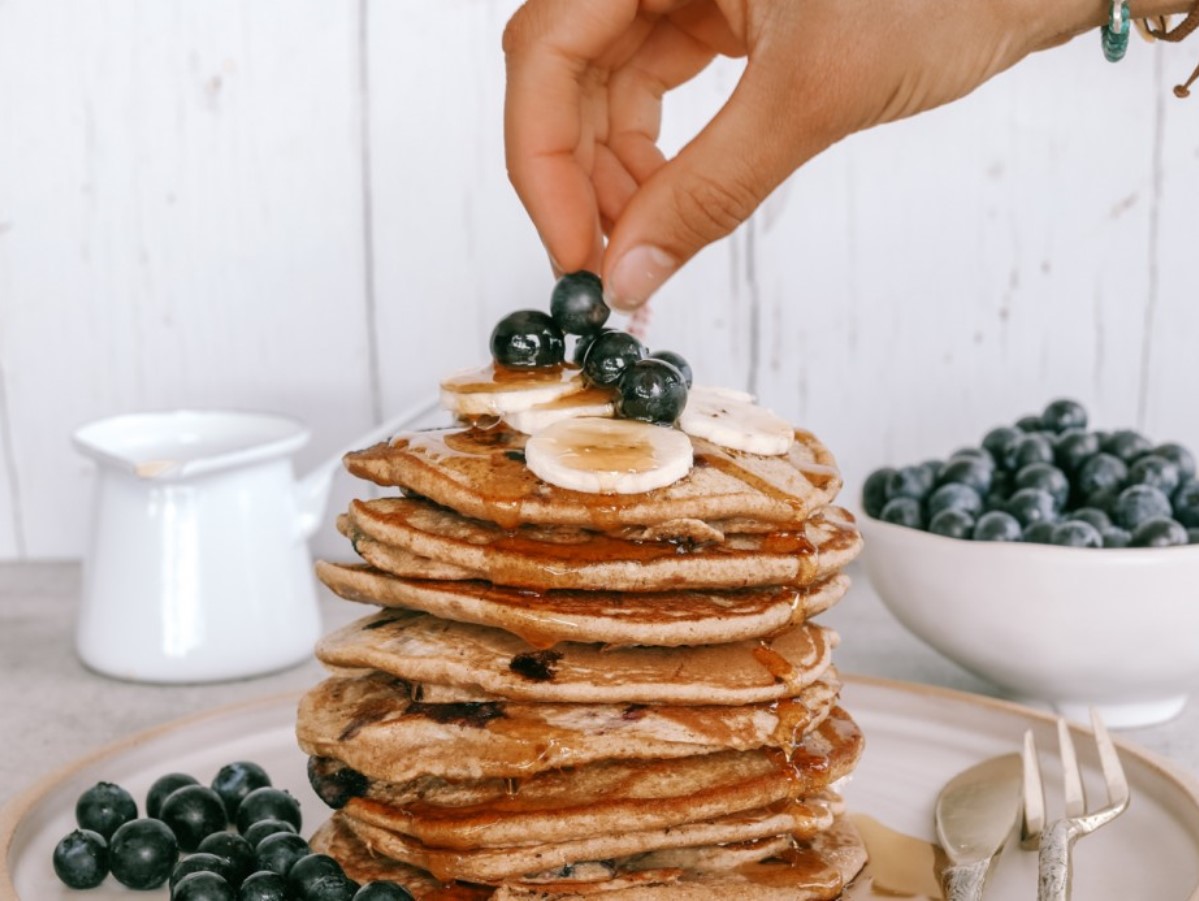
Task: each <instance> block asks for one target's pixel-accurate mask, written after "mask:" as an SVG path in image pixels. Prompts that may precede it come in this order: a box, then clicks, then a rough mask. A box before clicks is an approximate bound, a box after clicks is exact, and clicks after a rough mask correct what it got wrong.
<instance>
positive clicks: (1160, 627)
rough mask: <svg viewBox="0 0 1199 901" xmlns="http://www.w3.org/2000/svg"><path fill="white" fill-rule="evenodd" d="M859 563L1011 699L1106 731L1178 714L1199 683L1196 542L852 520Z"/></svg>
mask: <svg viewBox="0 0 1199 901" xmlns="http://www.w3.org/2000/svg"><path fill="white" fill-rule="evenodd" d="M858 522H859V526H860V528H861V530H862V534H863V536H864V538H865V539H866V550H865V551H864V553H863V560H864V563H865V567H866V571H867V573H869V576H870V580H871V582H873V584H874V587H875V589H876V590H877V591H878V594H879V596H880V597H881V598H882V600H883V602H884V603H885V604H886V605H887V607H888V608H890V610H891V612H892V613H894V614H895V616H896V618H897V619H898V620H899V621H900V622H901V623H903V625H904V626H906V627H907V628H908V629H909V630H910V631H911V632H913V633H914V634H915V635H917V636H918V637H920V638H921V639H923V640H924V641H925V642H927V643H928V644H929V645H931V646H932V647H933V648H935V649H936V650H938V651H940V652H941V653H942V654H944V655H945V656H946V657H948V658H950V659H951V660H953V661H955V662H956V663H958V664H960V665H961V666H963V667H965V668H966V669H968V670H970V671H971V672H974V673H976V674H978V675H979V676H982V677H983V678H985V679H988V680H990V681H991V682H994V683H995V684H996V685H998V686H999V687H1000V688H1002V689H1004V691H1006V692H1008V693H1009V694H1010V695H1011V696H1013V697H1015V698H1021V699H1036V700H1040V701H1045V702H1048V703H1050V704H1052V705H1053V706H1054V707H1056V708H1057V709H1059V710H1060V711H1062V712H1063V713H1065V714H1066V715H1068V716H1069V717H1070V718H1072V719H1079V720H1085V719H1086V708H1087V706H1088V705H1091V704H1093V705H1096V706H1097V707H1099V708H1100V712H1101V713H1102V714H1103V717H1104V721H1105V722H1106V723H1107V724H1108V725H1109V726H1113V727H1131V726H1140V725H1148V724H1152V723H1155V722H1161V721H1163V720H1166V719H1169V718H1171V717H1173V716H1175V715H1177V714H1178V712H1179V711H1180V710H1181V709H1182V707H1183V705H1184V704H1185V703H1186V688H1187V686H1188V685H1194V684H1195V682H1196V680H1197V679H1199V546H1189V547H1175V548H1124V549H1119V550H1115V549H1112V550H1102V549H1091V548H1067V547H1051V546H1048V545H1034V544H1014V543H1013V544H1007V543H999V542H973V541H961V540H957V539H953V538H945V537H942V536H940V535H932V534H929V533H927V532H921V531H918V530H916V529H908V528H904V527H902V526H896V525H892V524H890V523H884V522H880V521H878V520H875V519H871V518H870V517H868V516H865V515H862V516H860V517H859V518H858Z"/></svg>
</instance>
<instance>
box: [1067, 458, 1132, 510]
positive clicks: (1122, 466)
mask: <svg viewBox="0 0 1199 901" xmlns="http://www.w3.org/2000/svg"><path fill="white" fill-rule="evenodd" d="M1126 478H1128V465H1127V464H1126V463H1125V462H1124V461H1123V460H1121V459H1120V458H1119V457H1116V456H1113V455H1112V454H1105V453H1099V454H1095V455H1094V456H1092V457H1091V458H1090V459H1088V460H1087V461H1086V462H1085V463H1083V464H1082V468H1081V469H1079V470H1078V475H1077V477H1076V478H1075V480H1074V482H1075V488H1076V490H1077V492H1078V495H1079V497H1086V498H1089V497H1090V496H1091V495H1093V494H1095V493H1096V492H1099V491H1107V490H1110V489H1113V488H1119V487H1121V486H1122V485H1123V484H1124V480H1125V479H1126ZM1088 506H1096V505H1094V504H1088Z"/></svg>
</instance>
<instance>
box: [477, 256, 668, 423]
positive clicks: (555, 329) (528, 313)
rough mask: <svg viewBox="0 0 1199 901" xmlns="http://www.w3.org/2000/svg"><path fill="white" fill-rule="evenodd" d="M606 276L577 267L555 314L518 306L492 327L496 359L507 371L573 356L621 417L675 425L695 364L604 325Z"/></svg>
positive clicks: (562, 288)
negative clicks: (570, 344) (570, 345)
mask: <svg viewBox="0 0 1199 901" xmlns="http://www.w3.org/2000/svg"><path fill="white" fill-rule="evenodd" d="M610 312H611V311H610V310H609V309H608V305H607V304H606V303H604V288H603V283H602V282H601V281H600V279H599V276H597V275H595V274H594V273H591V272H572V273H570V274H569V275H564V276H562V278H560V279H559V280H558V282H557V283H556V284H555V285H554V290H553V293H552V294H551V295H550V312H549V313H548V314H547V313H543V312H541V311H540V310H517V311H516V312H515V313H509V314H508V315H507V316H505V317H504V318H503V319H501V320H500V321H499V322H498V323H496V326H495V328H494V329H493V330H492V332H491V357H492V359H493V360H495V362H496V365H498V366H503V367H505V368H507V369H516V370H520V369H544V368H547V367H554V366H561V365H563V364H564V363H565V362H566V341H567V336H572V337H573V338H574V350H573V354H572V360H573V362H574V364H575V365H577V366H579V367H580V368H581V369H582V372H583V380H584V381H585V382H586V383H587V384H588V385H590V386H591V387H593V388H603V389H609V390H611V391H613V392H615V400H616V415H617V416H618V417H620V418H622V419H637V420H641V421H643V422H652V423H655V424H658V425H673V424H674V423H675V422H676V421H677V420H678V418H679V416H680V415H681V414H682V412H683V407H685V406H686V404H687V389H688V388H690V387H691V367H690V366H689V365H688V364H687V361H686V360H684V359H683V358H682V357H681V356H679V355H678V354H676V353H674V352H673V351H658V352H656V353H650V352H649V350H648V349H647V348H646V347H645V345H644V344H642V343H641V342H640V341H638V340H637V338H636V337H634V336H633V335H630V334H629V333H628V332H622V331H620V330H619V329H610V328H604V323H606V322H607V321H608V316H609V314H610Z"/></svg>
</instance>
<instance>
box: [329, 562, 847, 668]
mask: <svg viewBox="0 0 1199 901" xmlns="http://www.w3.org/2000/svg"><path fill="white" fill-rule="evenodd" d="M316 573H317V575H318V576H319V577H320V579H321V581H322V582H324V583H325V585H327V586H328V587H329V588H330V589H331V590H332V591H333V592H334V593H335V594H337V595H339V596H340V597H342V598H344V599H346V600H348V601H358V602H360V603H364V604H377V605H379V606H382V607H403V608H409V609H413V610H423V611H424V612H426V613H431V614H433V615H434V616H437V617H441V618H443V619H452V620H455V621H456V622H460V623H475V624H477V625H481V626H494V627H496V628H499V629H504V630H505V631H508V632H511V633H513V634H515V635H519V636H520V637H521V638H523V639H524V640H525V641H526V642H528V643H529V644H530V645H532V646H534V647H537V648H549V647H553V646H554V645H555V644H557V643H558V642H561V641H575V642H600V643H605V644H609V645H616V646H620V645H636V644H640V645H654V646H657V647H678V646H680V645H702V644H719V643H723V642H730V641H744V640H746V639H751V638H762V637H765V636H768V635H771V634H773V633H775V632H777V631H779V630H780V629H784V628H786V627H788V626H790V625H795V624H798V623H801V622H804V621H805V620H807V619H809V618H811V617H813V616H816V615H817V614H819V613H821V612H823V611H825V610H827V609H828V608H829V607H831V606H833V604H835V603H836V602H837V601H839V600H840V599H841V597H842V596H843V595H844V594H845V592H846V590H847V589H848V588H849V579H848V577H846V576H843V575H835V576H830V577H829V578H827V579H824V580H823V581H820V582H816V583H814V584H812V585H808V586H805V587H802V588H793V587H785V588H746V589H741V590H738V591H725V592H721V591H663V592H618V591H572V590H566V589H563V590H556V591H555V590H549V591H533V590H530V589H518V588H510V587H505V586H502V585H492V584H491V583H490V582H484V581H480V580H470V581H448V580H444V579H443V580H434V579H430V578H420V579H413V578H400V577H397V576H393V575H391V574H389V573H385V572H383V571H382V570H378V569H374V568H372V567H370V566H362V565H345V564H338V563H325V562H319V563H317V565H316Z"/></svg>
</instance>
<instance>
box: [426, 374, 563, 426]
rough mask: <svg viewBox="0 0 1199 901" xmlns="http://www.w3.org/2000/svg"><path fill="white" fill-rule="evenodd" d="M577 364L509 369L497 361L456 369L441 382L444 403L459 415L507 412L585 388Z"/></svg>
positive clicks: (519, 409) (537, 404)
mask: <svg viewBox="0 0 1199 901" xmlns="http://www.w3.org/2000/svg"><path fill="white" fill-rule="evenodd" d="M585 387H586V386H585V385H584V384H583V376H582V374H581V373H580V372H579V370H578V369H577V368H575V367H573V366H559V367H554V368H549V369H506V368H504V367H497V366H496V365H495V364H494V363H492V364H488V365H487V366H484V367H482V368H481V369H469V370H466V371H464V372H459V373H455V374H454V375H452V376H450V377H449V378H447V379H445V380H444V381H442V383H441V405H442V406H443V407H445V408H446V409H447V410H449V411H451V412H452V413H456V414H457V415H459V416H504V415H505V414H508V413H516V412H519V411H521V410H528V409H529V408H531V407H536V406H539V405H541V404H548V403H551V402H552V401H555V400H557V399H558V398H560V397H566V396H567V395H569V394H575V393H577V392H579V391H582V390H583V389H584V388H585Z"/></svg>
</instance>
